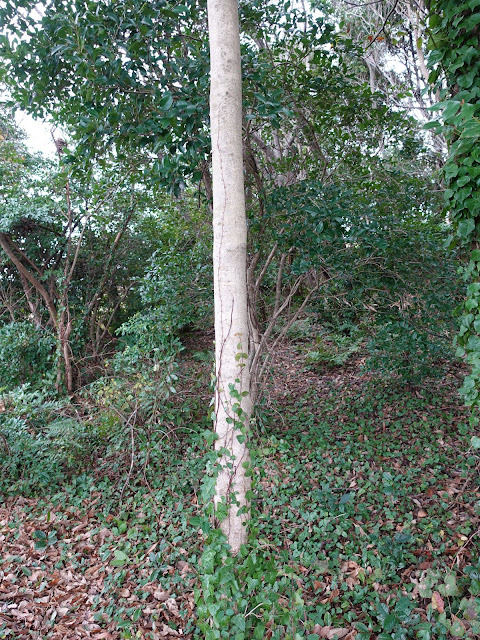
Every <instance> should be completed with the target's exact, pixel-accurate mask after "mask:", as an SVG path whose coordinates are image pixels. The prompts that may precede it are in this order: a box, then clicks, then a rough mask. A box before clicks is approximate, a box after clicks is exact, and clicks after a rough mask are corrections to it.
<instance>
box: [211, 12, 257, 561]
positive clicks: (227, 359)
mask: <svg viewBox="0 0 480 640" xmlns="http://www.w3.org/2000/svg"><path fill="white" fill-rule="evenodd" d="M208 24H209V36H210V64H211V70H210V75H211V79H210V82H211V88H210V122H211V139H212V175H213V229H214V250H213V273H214V292H215V374H216V390H215V431H216V434H217V436H218V439H217V441H216V449H217V451H218V452H219V468H218V475H217V480H216V488H215V504H216V508H217V515H218V516H219V519H220V521H221V528H222V530H223V531H224V533H225V534H226V536H227V540H228V543H229V544H230V547H231V550H232V553H234V554H236V553H238V552H239V551H240V547H241V545H242V544H243V543H245V542H246V535H247V532H246V527H245V526H244V524H245V521H246V519H247V517H248V492H249V489H250V473H249V465H250V458H249V452H248V446H247V429H248V421H249V418H250V416H251V413H252V403H251V397H250V374H249V366H248V311H247V280H246V267H247V221H246V213H245V195H244V182H243V143H242V75H241V62H240V35H239V20H238V3H237V0H209V2H208Z"/></svg>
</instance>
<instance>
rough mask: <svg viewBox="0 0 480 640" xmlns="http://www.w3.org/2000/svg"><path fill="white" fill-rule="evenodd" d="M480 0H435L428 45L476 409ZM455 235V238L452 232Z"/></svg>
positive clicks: (479, 373) (469, 391)
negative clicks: (460, 263)
mask: <svg viewBox="0 0 480 640" xmlns="http://www.w3.org/2000/svg"><path fill="white" fill-rule="evenodd" d="M479 8H480V2H478V0H462V1H461V2H457V1H454V0H447V1H442V2H439V1H438V0H434V1H433V2H432V3H431V7H430V10H431V15H430V29H431V37H430V42H429V47H430V49H431V54H430V66H431V67H432V69H433V70H432V72H431V75H430V80H431V82H432V83H434V84H435V85H436V87H437V88H438V90H439V91H440V94H441V101H440V102H439V103H438V104H436V105H435V106H434V109H435V110H438V111H441V112H442V119H441V121H438V122H437V123H436V125H434V126H435V127H436V129H437V130H438V131H441V132H442V133H443V134H444V135H445V136H446V138H447V140H448V142H449V151H450V153H449V157H448V160H447V163H446V165H445V170H444V176H445V186H446V190H445V201H446V204H447V207H448V209H449V212H450V215H451V219H452V223H453V229H454V232H455V233H454V236H455V241H456V242H457V243H458V244H459V245H460V246H461V247H463V248H464V251H466V253H467V258H466V262H467V264H466V266H465V268H464V269H463V275H464V279H465V282H466V283H467V299H466V300H465V302H464V304H463V305H462V320H461V330H460V334H459V336H458V347H459V348H458V355H459V356H461V357H464V358H465V360H466V362H467V363H468V365H469V366H470V367H471V373H470V374H469V375H468V376H467V378H466V380H465V383H464V385H463V387H462V393H463V395H464V398H465V401H466V403H467V404H468V405H470V406H471V407H472V408H473V409H474V411H475V413H476V409H477V407H478V406H479V405H480V393H479V387H480V383H479V381H480V367H479V362H480V343H479V340H478V323H479V318H480V316H479V315H478V314H479V311H478V309H479V307H478V300H477V286H478V277H479V276H478V274H479V272H480V251H478V241H479V233H480V230H479V219H480V200H479V197H478V186H479V184H480V182H479V180H480V145H479V141H480V120H479V115H480V75H479V69H480V52H479V48H478V24H479ZM452 240H453V237H452Z"/></svg>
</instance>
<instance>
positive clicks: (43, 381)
mask: <svg viewBox="0 0 480 640" xmlns="http://www.w3.org/2000/svg"><path fill="white" fill-rule="evenodd" d="M55 349H56V341H55V338H54V337H53V336H52V335H51V333H50V332H48V331H46V330H45V329H42V328H40V327H39V328H37V329H36V328H35V327H34V325H33V323H32V322H31V321H30V322H29V321H24V322H11V323H10V324H4V325H3V326H1V327H0V386H1V387H3V388H4V389H5V388H6V389H9V390H11V389H13V388H14V387H17V386H18V385H22V384H25V383H27V382H31V383H32V384H34V386H35V387H40V386H42V387H45V386H47V387H48V386H49V384H51V382H52V380H51V377H52V374H53V369H54V364H55ZM13 363H15V366H13Z"/></svg>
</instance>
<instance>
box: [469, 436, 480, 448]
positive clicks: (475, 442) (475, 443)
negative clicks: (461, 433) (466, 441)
mask: <svg viewBox="0 0 480 640" xmlns="http://www.w3.org/2000/svg"><path fill="white" fill-rule="evenodd" d="M470 444H471V445H472V447H473V448H474V449H480V438H479V437H478V436H472V439H471V440H470Z"/></svg>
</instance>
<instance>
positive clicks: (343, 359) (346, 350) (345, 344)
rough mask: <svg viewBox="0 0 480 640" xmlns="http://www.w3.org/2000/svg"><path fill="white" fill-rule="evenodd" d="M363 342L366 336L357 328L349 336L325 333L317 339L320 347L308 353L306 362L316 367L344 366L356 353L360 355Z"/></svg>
mask: <svg viewBox="0 0 480 640" xmlns="http://www.w3.org/2000/svg"><path fill="white" fill-rule="evenodd" d="M363 342H364V336H363V335H362V334H361V333H360V332H359V331H358V330H357V329H356V328H354V331H353V332H352V333H351V334H349V335H347V334H345V333H340V332H339V333H327V332H324V333H323V335H321V336H319V337H317V338H316V343H317V345H318V346H317V347H316V349H315V350H314V351H309V352H308V353H307V357H306V362H307V364H312V365H315V366H319V365H320V366H326V367H338V366H342V365H344V364H346V363H347V362H348V360H349V359H350V357H351V356H352V355H353V354H354V353H358V351H359V350H360V348H361V347H362V344H363Z"/></svg>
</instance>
